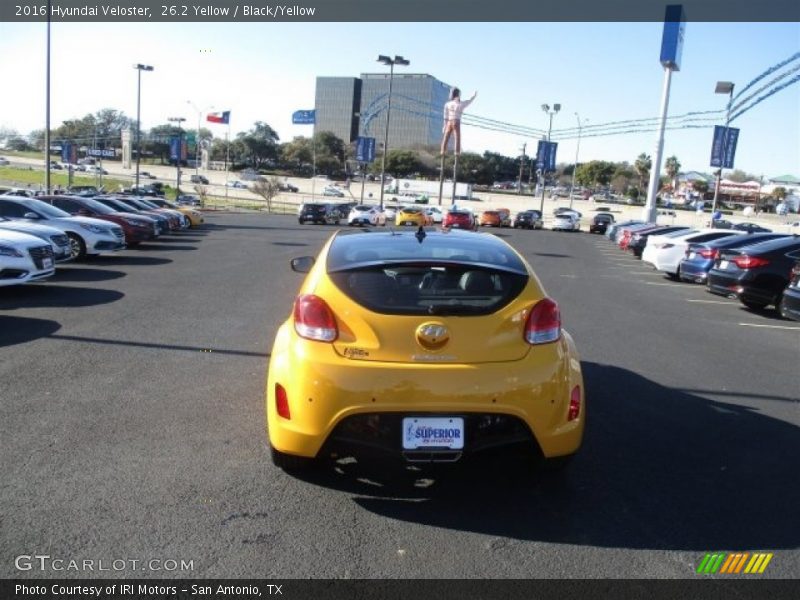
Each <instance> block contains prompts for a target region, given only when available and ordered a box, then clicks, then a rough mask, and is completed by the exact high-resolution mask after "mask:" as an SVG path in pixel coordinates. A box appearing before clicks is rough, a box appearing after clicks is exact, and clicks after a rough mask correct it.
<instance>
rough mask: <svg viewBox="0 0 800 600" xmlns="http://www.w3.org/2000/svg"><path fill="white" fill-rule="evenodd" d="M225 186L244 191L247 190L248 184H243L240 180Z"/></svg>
mask: <svg viewBox="0 0 800 600" xmlns="http://www.w3.org/2000/svg"><path fill="white" fill-rule="evenodd" d="M225 185H227V186H228V187H232V188H238V189H244V190H246V189H247V184H246V183H245V182H243V181H239V180H238V179H234V180H233V181H229V182H228V183H226V184H225Z"/></svg>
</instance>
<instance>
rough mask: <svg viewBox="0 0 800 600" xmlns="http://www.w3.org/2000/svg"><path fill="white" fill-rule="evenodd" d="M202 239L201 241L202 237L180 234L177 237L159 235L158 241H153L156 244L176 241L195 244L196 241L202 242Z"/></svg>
mask: <svg viewBox="0 0 800 600" xmlns="http://www.w3.org/2000/svg"><path fill="white" fill-rule="evenodd" d="M202 241H203V238H196V237H183V236H182V235H181V236H179V237H174V238H169V237H160V238H158V241H157V242H155V243H156V244H163V243H167V244H175V243H178V244H184V243H186V244H195V243H197V242H202Z"/></svg>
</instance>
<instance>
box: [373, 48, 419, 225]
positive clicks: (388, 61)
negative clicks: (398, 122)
mask: <svg viewBox="0 0 800 600" xmlns="http://www.w3.org/2000/svg"><path fill="white" fill-rule="evenodd" d="M378 62H379V63H382V64H384V65H389V99H388V101H387V106H386V129H385V131H384V133H383V157H382V158H381V203H380V208H381V210H383V193H384V187H385V186H386V154H387V153H388V152H389V116H390V115H391V112H392V82H393V80H394V66H395V65H405V66H407V65H410V64H411V63H410V62H409V61H408V60H406V59H405V58H403V57H402V56H397V55H395V57H394V58H389V57H388V56H384V55H383V54H381V55H379V56H378Z"/></svg>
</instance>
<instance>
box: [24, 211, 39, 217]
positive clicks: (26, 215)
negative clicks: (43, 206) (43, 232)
mask: <svg viewBox="0 0 800 600" xmlns="http://www.w3.org/2000/svg"><path fill="white" fill-rule="evenodd" d="M22 216H23V217H24V218H26V219H38V218H39V215H37V214H36V213H35V212H26V213H25V214H24V215H22Z"/></svg>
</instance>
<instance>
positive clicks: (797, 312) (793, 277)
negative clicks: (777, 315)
mask: <svg viewBox="0 0 800 600" xmlns="http://www.w3.org/2000/svg"><path fill="white" fill-rule="evenodd" d="M778 308H779V309H780V311H781V315H783V317H784V318H785V319H792V320H793V321H800V259H798V260H796V261H795V263H794V267H792V270H791V272H790V273H789V285H788V286H786V289H785V290H783V299H782V300H781V305H780V306H779V307H778Z"/></svg>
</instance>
